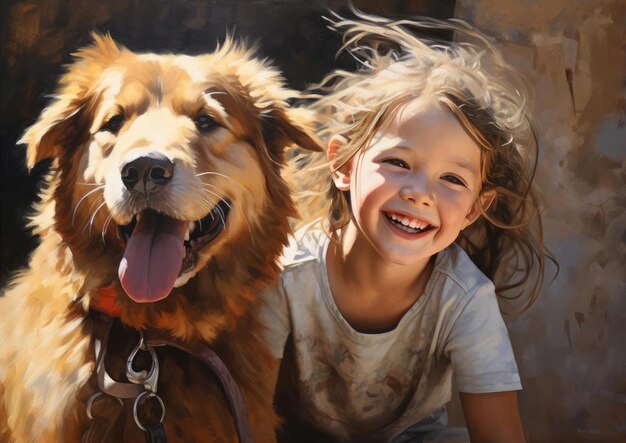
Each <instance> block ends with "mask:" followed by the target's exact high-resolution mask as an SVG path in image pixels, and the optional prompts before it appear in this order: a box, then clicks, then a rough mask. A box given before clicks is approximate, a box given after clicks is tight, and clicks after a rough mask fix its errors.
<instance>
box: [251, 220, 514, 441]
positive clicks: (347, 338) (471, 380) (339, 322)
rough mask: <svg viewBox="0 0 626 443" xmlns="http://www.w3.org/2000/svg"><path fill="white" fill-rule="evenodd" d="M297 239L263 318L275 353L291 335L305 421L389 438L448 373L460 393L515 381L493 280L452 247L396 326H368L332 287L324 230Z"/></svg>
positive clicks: (442, 386)
mask: <svg viewBox="0 0 626 443" xmlns="http://www.w3.org/2000/svg"><path fill="white" fill-rule="evenodd" d="M296 237H297V238H298V237H299V238H298V240H297V241H296V240H295V239H294V240H293V241H292V243H291V244H290V246H289V247H287V248H286V249H285V251H284V253H283V258H282V259H281V260H282V264H283V267H284V269H283V272H282V274H281V278H280V283H279V284H278V285H277V287H275V288H274V289H273V290H270V291H269V292H268V293H266V294H265V297H264V298H265V301H266V304H265V306H264V308H263V311H262V317H263V319H264V322H265V323H266V327H267V330H266V334H265V339H266V341H267V342H268V344H269V346H270V348H271V349H272V352H273V353H274V354H275V356H276V357H277V358H283V353H284V347H285V343H286V342H287V338H288V336H289V335H290V334H292V341H291V342H292V343H293V347H294V349H293V350H292V352H290V353H289V355H292V356H293V358H294V359H295V362H294V363H295V365H293V366H294V367H295V368H297V387H296V389H297V390H298V397H299V399H300V404H298V405H293V410H295V411H297V413H298V415H299V416H300V417H301V419H303V420H305V421H306V422H307V423H309V424H311V425H312V426H314V427H316V428H318V429H320V430H322V431H323V432H325V433H326V434H329V435H331V436H333V437H335V438H338V439H346V438H354V437H357V436H363V435H367V436H370V437H379V438H383V439H385V440H387V441H389V440H391V439H392V438H393V437H395V436H397V435H398V434H400V433H401V432H402V431H403V430H405V429H407V428H409V427H410V426H411V425H414V424H415V423H417V422H419V421H420V420H421V419H423V418H425V417H427V416H429V415H430V414H432V413H433V412H435V411H437V410H438V409H440V408H441V407H442V406H443V405H445V404H446V403H447V402H448V401H449V400H450V397H451V391H452V375H453V374H454V377H455V382H456V385H457V387H458V389H459V391H461V392H467V393H484V392H499V391H513V390H519V389H521V383H520V378H519V375H518V371H517V365H516V363H515V357H514V355H513V351H512V349H511V343H510V340H509V337H508V333H507V329H506V326H505V325H504V322H503V320H502V316H501V315H500V311H499V308H498V303H497V300H496V296H495V291H494V286H493V284H492V283H491V281H490V280H489V279H488V278H487V277H485V275H483V274H482V273H481V272H480V270H478V268H477V267H476V266H475V265H474V263H473V262H472V261H471V260H470V259H469V257H468V256H467V254H466V253H465V251H463V249H461V248H460V247H459V246H458V245H456V244H452V245H451V246H449V247H448V248H447V249H445V250H443V251H441V252H440V253H439V254H437V257H436V261H435V266H434V270H433V273H432V275H431V278H430V280H429V281H428V283H427V285H426V289H425V291H424V294H423V295H422V296H421V297H419V298H418V300H417V301H416V302H415V304H414V305H413V306H412V307H411V308H410V309H409V310H408V311H407V312H406V313H405V315H404V316H403V317H402V319H401V320H400V322H399V323H398V325H397V326H396V327H395V329H393V330H392V331H389V332H384V333H380V334H364V333H360V332H357V331H356V330H354V329H353V328H352V327H351V326H350V325H349V324H348V322H347V321H346V320H345V318H344V317H343V316H342V314H341V312H340V311H339V309H338V308H337V305H336V304H335V302H334V300H333V297H332V294H331V292H330V287H329V283H328V276H327V272H326V250H327V247H328V243H329V239H328V237H327V236H326V235H325V234H324V233H323V232H322V231H308V232H304V233H299V234H296ZM291 342H290V343H291Z"/></svg>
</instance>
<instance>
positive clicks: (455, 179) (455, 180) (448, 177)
mask: <svg viewBox="0 0 626 443" xmlns="http://www.w3.org/2000/svg"><path fill="white" fill-rule="evenodd" d="M441 178H442V179H444V180H445V181H447V182H449V183H452V184H453V185H459V186H466V184H465V182H464V181H463V180H461V179H460V178H459V177H457V176H456V175H444V176H443V177H441Z"/></svg>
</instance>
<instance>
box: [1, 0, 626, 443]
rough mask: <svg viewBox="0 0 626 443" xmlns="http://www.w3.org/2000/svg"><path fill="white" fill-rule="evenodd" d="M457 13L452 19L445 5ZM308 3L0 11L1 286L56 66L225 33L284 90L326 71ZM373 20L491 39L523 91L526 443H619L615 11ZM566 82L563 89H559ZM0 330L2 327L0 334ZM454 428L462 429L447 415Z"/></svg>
mask: <svg viewBox="0 0 626 443" xmlns="http://www.w3.org/2000/svg"><path fill="white" fill-rule="evenodd" d="M455 3H456V5H455ZM346 4H347V2H346V1H341V0H328V1H322V0H318V1H306V0H239V1H230V0H213V1H204V0H169V1H168V0H153V1H149V0H111V1H101V0H68V1H63V0H31V1H9V0H3V1H2V3H1V10H0V24H1V28H0V38H1V41H0V44H1V50H2V58H1V61H0V62H1V66H0V71H1V83H0V145H1V146H0V147H1V150H0V154H1V157H0V159H1V161H0V206H1V207H0V227H1V230H0V234H1V235H0V285H3V284H4V283H5V282H6V278H7V276H8V275H9V273H10V272H11V271H13V270H15V269H17V268H18V267H19V266H22V265H23V264H24V263H25V260H26V258H27V254H28V252H29V251H30V250H32V248H33V247H34V246H35V244H36V239H33V238H31V237H30V236H29V234H28V232H27V231H26V230H25V229H24V227H23V226H24V215H25V213H26V211H27V208H28V207H29V206H30V205H31V203H32V201H33V200H34V198H35V195H36V190H37V183H38V181H39V179H40V176H41V174H42V173H43V172H44V171H45V169H46V165H45V164H42V165H40V166H38V167H37V168H35V170H34V171H33V173H32V174H31V175H30V176H28V174H27V172H26V170H25V168H24V160H23V157H24V152H23V149H22V148H21V147H15V142H16V140H17V139H18V138H19V136H20V134H21V133H22V132H23V130H24V129H25V128H26V127H27V126H28V125H29V124H31V123H32V122H33V121H34V119H35V118H36V116H37V115H38V114H39V112H40V111H41V109H43V107H44V106H45V104H46V103H47V98H46V94H49V93H51V92H52V90H53V87H54V84H55V81H56V79H57V78H58V76H59V74H60V73H61V65H62V64H64V63H68V62H70V61H71V57H70V54H71V52H72V51H74V50H75V49H76V48H78V47H80V46H83V45H85V44H88V43H89V33H90V32H91V31H93V30H97V31H99V32H110V33H111V34H112V35H113V37H114V38H116V39H117V40H118V41H119V42H121V43H122V44H124V45H125V46H127V47H129V48H130V49H133V50H136V51H156V52H166V51H172V52H187V53H200V52H205V51H210V50H212V49H213V48H214V47H215V45H216V43H217V42H218V41H220V40H222V39H223V38H224V35H225V33H226V32H227V31H228V30H233V29H234V31H235V34H236V35H237V36H239V37H246V38H247V39H248V40H249V41H256V40H258V41H259V43H260V50H259V54H260V55H262V56H270V57H271V58H272V59H273V60H275V61H276V63H277V65H278V66H279V67H280V68H281V69H282V70H283V72H284V74H285V77H286V78H287V80H288V82H289V84H290V85H291V86H293V87H295V88H302V87H303V86H304V85H305V84H306V83H310V82H314V81H318V80H320V79H321V78H322V76H323V75H324V74H325V73H327V72H328V71H330V70H331V69H332V68H333V67H334V66H341V67H345V68H352V61H351V60H350V59H348V58H340V59H339V60H335V58H334V54H335V52H336V50H337V48H338V47H339V39H338V37H337V36H336V35H335V34H334V33H332V32H331V31H329V30H327V29H326V28H325V25H324V22H323V20H322V18H321V16H322V15H323V14H324V13H326V11H327V8H332V9H334V10H339V11H345V10H346ZM353 4H354V5H355V6H357V7H359V8H360V9H362V10H364V11H366V12H371V13H377V14H382V15H386V16H409V15H416V14H425V15H431V16H435V17H442V18H443V17H451V16H456V17H459V18H462V19H464V20H467V21H469V22H471V23H474V24H475V25H477V26H478V27H480V28H482V29H483V30H485V31H486V32H488V33H489V34H491V35H492V36H493V37H494V38H495V39H496V40H497V42H498V45H499V46H500V47H501V49H502V51H503V52H504V54H505V56H506V58H507V59H509V61H510V62H511V63H513V64H515V65H516V66H518V67H519V69H521V70H522V71H523V72H524V73H525V74H526V75H527V77H528V78H529V79H530V81H531V82H532V83H533V85H534V86H535V89H536V97H535V101H534V113H535V117H536V120H537V122H538V129H539V134H540V142H541V150H542V154H541V159H540V169H539V173H538V180H539V183H540V185H541V187H542V189H543V191H544V193H545V197H546V212H545V221H546V223H545V224H546V226H545V229H546V240H547V243H548V246H549V247H550V249H551V250H552V251H553V252H554V254H555V255H556V257H557V259H558V261H559V263H560V265H561V273H560V274H559V276H558V277H557V278H556V280H555V281H554V282H553V283H552V284H551V285H550V286H548V287H546V288H545V289H544V291H543V293H542V295H541V296H540V297H539V299H538V301H537V303H536V304H535V305H534V306H533V307H532V308H531V309H530V310H529V311H528V312H527V313H526V314H524V315H523V316H522V317H520V318H517V319H508V326H509V331H510V335H511V339H512V341H513V345H514V348H515V351H516V356H517V359H518V364H519V367H520V371H521V376H522V382H523V385H524V391H523V392H522V394H521V396H520V404H521V412H522V418H523V421H524V424H525V427H526V428H527V437H528V440H529V441H530V442H598V443H600V442H602V443H605V442H626V297H625V295H626V290H625V289H626V284H625V279H624V275H626V272H625V269H624V268H625V265H624V264H625V263H626V261H625V258H626V257H625V256H626V246H625V240H626V233H625V230H624V228H625V226H626V214H625V212H624V206H625V205H624V200H625V199H626V194H625V193H624V188H625V186H624V176H625V175H626V162H625V155H624V154H625V153H626V131H625V129H624V127H625V126H626V61H625V60H626V55H625V49H626V4H625V3H624V2H623V1H620V0H575V1H571V0H569V1H568V0H549V1H542V0H457V1H456V2H455V1H454V0H444V1H437V0H406V1H402V0H395V1H386V2H377V1H374V0H363V1H353ZM568 77H569V79H570V81H569V82H568ZM0 321H1V320H0ZM451 421H452V422H453V423H462V421H463V419H462V413H461V411H460V408H459V404H458V399H456V398H455V399H454V400H453V402H452V405H451Z"/></svg>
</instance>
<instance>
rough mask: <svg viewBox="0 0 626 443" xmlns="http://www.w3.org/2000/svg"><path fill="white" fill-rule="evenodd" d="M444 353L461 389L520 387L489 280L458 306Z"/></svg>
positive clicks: (512, 388)
mask: <svg viewBox="0 0 626 443" xmlns="http://www.w3.org/2000/svg"><path fill="white" fill-rule="evenodd" d="M444 353H445V354H446V355H447V356H448V358H450V360H451V362H452V370H453V373H454V377H455V380H456V384H457V387H458V389H459V391H461V392H466V393H484V392H501V391H515V390H520V389H522V385H521V383H520V378H519V374H518V371H517V364H516V363H515V356H514V355H513V349H512V347H511V341H510V340H509V335H508V332H507V329H506V326H505V324H504V321H503V320H502V315H501V314H500V309H499V307H498V302H497V300H496V295H495V290H494V287H493V284H492V283H491V282H489V283H488V284H484V285H482V286H480V287H479V288H478V290H477V291H476V292H475V293H474V294H473V295H472V296H470V297H469V299H468V301H467V303H466V304H465V306H464V307H462V310H461V313H460V315H459V316H458V317H457V318H456V320H455V321H454V324H453V326H452V329H451V331H450V335H449V337H448V340H447V342H446V345H445V349H444Z"/></svg>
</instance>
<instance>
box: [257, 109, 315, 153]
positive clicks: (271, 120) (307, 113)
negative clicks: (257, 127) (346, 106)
mask: <svg viewBox="0 0 626 443" xmlns="http://www.w3.org/2000/svg"><path fill="white" fill-rule="evenodd" d="M261 115H262V117H263V120H264V125H263V136H264V138H265V142H266V143H267V145H268V146H281V147H288V146H295V147H298V148H302V149H305V150H307V151H314V152H320V151H322V150H323V148H322V143H321V141H320V140H319V139H318V138H317V136H316V135H315V132H314V129H313V127H314V124H315V114H314V112H313V111H311V110H309V109H306V108H289V107H281V106H273V107H271V109H270V111H269V112H267V113H262V114H261Z"/></svg>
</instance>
